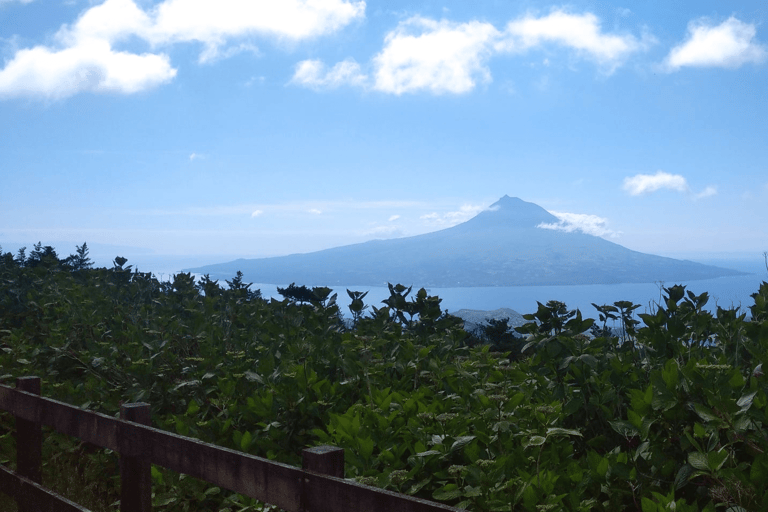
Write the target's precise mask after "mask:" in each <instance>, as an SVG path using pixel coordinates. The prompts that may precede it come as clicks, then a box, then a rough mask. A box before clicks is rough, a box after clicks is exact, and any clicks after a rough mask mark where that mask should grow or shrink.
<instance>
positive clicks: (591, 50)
mask: <svg viewBox="0 0 768 512" xmlns="http://www.w3.org/2000/svg"><path fill="white" fill-rule="evenodd" d="M652 42H653V38H652V37H650V36H648V35H645V36H644V37H643V38H642V39H638V38H636V37H635V36H632V35H617V34H606V33H604V32H603V31H602V29H601V27H600V20H599V18H598V17H597V16H595V15H594V14H592V13H585V14H571V13H568V12H565V11H563V10H559V9H558V10H554V11H552V12H551V13H550V14H548V15H547V16H542V17H539V18H537V17H535V16H533V15H530V14H529V15H526V16H524V17H522V18H518V19H516V20H513V21H511V22H509V23H508V24H507V29H506V32H505V37H504V39H503V41H501V42H500V43H499V44H498V45H497V48H498V49H499V50H501V51H515V52H520V51H524V50H528V49H530V48H534V47H538V46H542V45H544V44H547V43H554V44H558V45H561V46H565V47H567V48H572V49H574V50H576V51H578V52H579V53H580V54H582V55H584V56H586V57H588V58H590V59H592V60H595V61H597V62H598V63H599V64H601V65H602V66H604V67H605V68H606V69H607V71H608V72H612V71H613V70H614V69H615V68H616V67H617V66H618V65H619V64H621V63H622V62H623V61H624V60H625V59H626V58H627V57H628V56H629V55H630V54H632V53H634V52H637V51H639V50H642V49H644V48H645V47H647V46H648V45H649V44H651V43H652Z"/></svg>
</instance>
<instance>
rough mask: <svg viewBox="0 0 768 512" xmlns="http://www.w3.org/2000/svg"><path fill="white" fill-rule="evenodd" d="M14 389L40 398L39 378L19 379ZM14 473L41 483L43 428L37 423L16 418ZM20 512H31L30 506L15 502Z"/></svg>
mask: <svg viewBox="0 0 768 512" xmlns="http://www.w3.org/2000/svg"><path fill="white" fill-rule="evenodd" d="M16 389H18V390H21V391H26V392H27V393H32V394H35V395H38V396H40V377H19V378H17V379H16ZM16 471H17V472H18V473H19V474H20V475H21V476H23V477H26V478H28V479H30V480H32V481H33V482H35V483H38V484H42V483H43V428H42V427H41V426H40V424H39V423H35V422H34V421H27V420H23V419H21V418H16ZM17 506H18V509H19V511H20V512H33V509H32V508H30V504H28V503H22V502H21V501H17Z"/></svg>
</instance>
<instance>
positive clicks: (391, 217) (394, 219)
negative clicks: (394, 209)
mask: <svg viewBox="0 0 768 512" xmlns="http://www.w3.org/2000/svg"><path fill="white" fill-rule="evenodd" d="M399 218H400V216H399V215H391V216H390V217H389V222H394V221H396V220H397V219H399Z"/></svg>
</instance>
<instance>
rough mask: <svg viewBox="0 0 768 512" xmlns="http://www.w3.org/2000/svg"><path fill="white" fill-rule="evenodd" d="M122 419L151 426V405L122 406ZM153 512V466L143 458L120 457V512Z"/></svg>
mask: <svg viewBox="0 0 768 512" xmlns="http://www.w3.org/2000/svg"><path fill="white" fill-rule="evenodd" d="M120 419H121V420H126V421H133V422H135V423H141V424H142V425H147V426H151V418H150V411H149V404H145V403H143V402H139V403H135V404H123V405H121V406H120ZM128 442H130V440H128ZM151 511H152V464H151V462H150V461H149V460H148V459H145V458H143V457H140V456H139V457H128V456H125V455H122V454H121V455H120V512H151Z"/></svg>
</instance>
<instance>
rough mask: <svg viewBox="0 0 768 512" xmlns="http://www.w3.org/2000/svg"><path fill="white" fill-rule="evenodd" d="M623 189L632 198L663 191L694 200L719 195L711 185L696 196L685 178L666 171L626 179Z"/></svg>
mask: <svg viewBox="0 0 768 512" xmlns="http://www.w3.org/2000/svg"><path fill="white" fill-rule="evenodd" d="M623 188H624V190H625V191H626V192H628V193H629V194H630V195H632V196H639V195H642V194H647V193H650V192H656V191H658V190H661V189H667V190H675V191H677V192H685V193H688V194H689V195H690V197H692V198H693V199H703V198H705V197H712V196H714V195H717V188H716V187H713V186H711V185H710V186H708V187H706V188H705V189H704V190H702V191H701V192H699V193H698V194H694V193H693V192H691V188H690V187H689V186H688V181H687V180H686V179H685V178H684V177H683V176H681V175H679V174H669V173H667V172H664V171H657V172H656V174H636V175H635V176H630V177H627V178H624V186H623Z"/></svg>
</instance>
